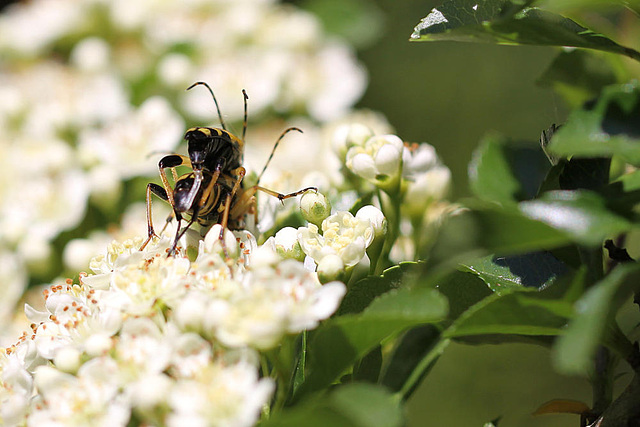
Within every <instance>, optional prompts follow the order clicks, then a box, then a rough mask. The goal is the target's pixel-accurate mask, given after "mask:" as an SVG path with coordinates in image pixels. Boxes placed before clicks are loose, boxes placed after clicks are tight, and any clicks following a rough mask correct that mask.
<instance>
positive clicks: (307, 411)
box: [260, 384, 404, 427]
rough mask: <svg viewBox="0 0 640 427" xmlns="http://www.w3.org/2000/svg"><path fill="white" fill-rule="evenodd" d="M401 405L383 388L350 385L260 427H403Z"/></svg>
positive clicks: (308, 402)
mask: <svg viewBox="0 0 640 427" xmlns="http://www.w3.org/2000/svg"><path fill="white" fill-rule="evenodd" d="M403 425H404V417H403V414H402V408H401V407H400V404H399V401H398V400H397V399H395V398H394V396H393V395H391V394H390V393H389V392H387V391H386V390H385V389H384V388H382V387H380V386H376V385H373V384H348V385H345V386H341V387H338V388H336V389H334V390H333V391H331V392H330V393H328V394H325V395H321V396H314V397H313V398H311V399H308V400H306V401H304V402H302V403H300V404H299V405H296V406H295V407H293V408H289V409H284V410H283V411H282V412H279V413H275V414H273V415H272V416H271V418H269V419H268V420H267V421H264V422H262V423H260V426H261V427H299V426H308V427H326V426H336V427H337V426H339V427H401V426H403Z"/></svg>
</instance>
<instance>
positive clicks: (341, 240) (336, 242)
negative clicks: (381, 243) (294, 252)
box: [298, 211, 374, 267]
mask: <svg viewBox="0 0 640 427" xmlns="http://www.w3.org/2000/svg"><path fill="white" fill-rule="evenodd" d="M373 237H374V229H373V227H372V226H371V222H370V221H369V220H368V219H361V218H356V217H354V216H353V215H351V213H349V212H347V211H341V212H337V213H335V214H333V215H331V216H330V217H328V218H327V219H325V220H324V221H323V222H322V234H320V233H319V229H318V227H317V226H315V225H314V224H309V226H308V227H300V228H298V241H299V242H300V246H302V250H303V251H304V253H306V254H307V255H309V256H310V257H311V258H313V259H314V260H315V261H316V263H318V264H319V263H320V262H321V261H322V259H323V258H324V257H325V256H327V255H338V256H339V257H340V258H342V261H343V262H344V265H345V266H346V267H352V266H354V265H356V264H357V263H358V262H360V260H361V259H362V258H363V257H364V255H365V251H366V249H367V247H368V246H369V245H370V244H371V242H372V241H373Z"/></svg>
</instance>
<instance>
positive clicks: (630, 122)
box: [548, 82, 640, 166]
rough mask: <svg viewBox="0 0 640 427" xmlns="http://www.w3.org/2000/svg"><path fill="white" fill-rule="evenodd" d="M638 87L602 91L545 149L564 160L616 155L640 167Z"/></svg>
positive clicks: (639, 93)
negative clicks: (572, 157)
mask: <svg viewBox="0 0 640 427" xmlns="http://www.w3.org/2000/svg"><path fill="white" fill-rule="evenodd" d="M638 117H640V83H638V82H634V83H628V84H624V85H613V86H609V87H607V88H605V90H604V91H603V92H602V94H601V96H600V98H599V99H598V100H597V102H596V103H595V104H593V105H589V106H588V108H584V109H581V110H576V111H574V112H573V113H571V115H570V116H569V118H568V119H567V122H566V123H565V124H564V125H563V126H562V128H561V129H559V130H558V131H557V132H556V133H555V135H554V137H553V139H552V140H551V143H550V144H549V147H548V149H549V150H550V151H551V152H552V153H554V154H556V155H558V156H563V157H568V156H573V155H577V156H582V157H602V156H613V155H618V156H620V157H621V158H622V159H624V160H625V161H627V162H629V163H631V164H633V165H635V166H640V120H638Z"/></svg>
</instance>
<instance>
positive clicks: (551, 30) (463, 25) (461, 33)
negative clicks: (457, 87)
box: [411, 0, 640, 60]
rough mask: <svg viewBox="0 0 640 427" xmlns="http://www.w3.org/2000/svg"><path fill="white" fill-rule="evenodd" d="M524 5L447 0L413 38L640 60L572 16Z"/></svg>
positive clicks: (639, 55) (489, 0)
mask: <svg viewBox="0 0 640 427" xmlns="http://www.w3.org/2000/svg"><path fill="white" fill-rule="evenodd" d="M522 7H523V6H521V5H518V4H514V3H513V2H510V1H506V0H473V1H470V0H447V1H444V2H443V3H442V5H440V6H439V7H437V8H435V9H432V10H431V12H430V13H429V14H428V15H427V16H426V17H425V18H423V19H422V21H421V22H420V23H419V24H418V25H417V26H416V27H415V29H414V32H413V34H412V35H411V40H412V41H432V40H451V41H465V42H488V43H497V44H508V45H540V46H571V47H582V48H589V49H597V50H603V51H607V52H614V53H618V54H622V55H626V56H629V57H631V58H634V59H636V60H640V52H637V51H635V50H633V49H630V48H627V47H623V46H620V45H619V44H617V43H616V42H614V41H613V40H611V39H609V38H607V37H605V36H603V35H602V34H598V33H595V32H593V31H591V30H589V29H587V28H585V27H582V26H581V25H579V24H577V23H576V22H574V21H572V20H571V19H568V18H565V17H563V16H561V15H557V14H555V13H551V12H547V11H545V10H542V9H538V8H524V9H523V8H522Z"/></svg>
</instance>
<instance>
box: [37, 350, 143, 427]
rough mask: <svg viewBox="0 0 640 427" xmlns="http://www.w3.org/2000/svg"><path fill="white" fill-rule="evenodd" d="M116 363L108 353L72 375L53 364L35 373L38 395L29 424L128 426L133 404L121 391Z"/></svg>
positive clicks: (42, 367)
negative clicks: (54, 366)
mask: <svg viewBox="0 0 640 427" xmlns="http://www.w3.org/2000/svg"><path fill="white" fill-rule="evenodd" d="M118 377H119V376H118V375H117V365H116V364H115V362H114V361H113V360H112V359H110V358H107V357H103V358H96V359H92V360H90V361H88V362H87V363H85V364H84V365H82V367H81V368H80V369H79V370H78V375H77V376H74V375H70V374H67V373H63V372H60V371H58V370H57V369H55V368H53V367H50V366H40V367H39V368H38V369H37V370H36V373H35V383H36V385H37V387H38V392H39V396H38V398H37V399H36V400H35V401H34V404H33V405H32V413H31V414H30V415H29V424H30V425H65V426H78V427H80V426H86V425H96V426H107V425H108V426H116V427H117V426H122V427H124V426H126V425H127V422H128V421H129V417H130V412H131V408H130V404H129V402H128V401H127V400H126V399H125V397H124V396H123V395H122V394H119V393H118V389H119V383H118Z"/></svg>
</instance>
